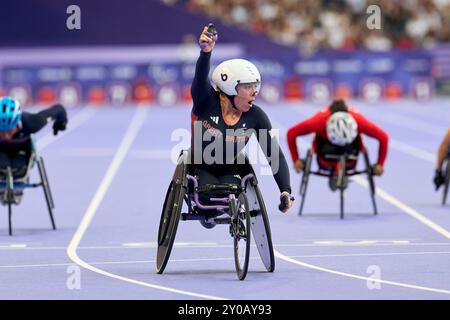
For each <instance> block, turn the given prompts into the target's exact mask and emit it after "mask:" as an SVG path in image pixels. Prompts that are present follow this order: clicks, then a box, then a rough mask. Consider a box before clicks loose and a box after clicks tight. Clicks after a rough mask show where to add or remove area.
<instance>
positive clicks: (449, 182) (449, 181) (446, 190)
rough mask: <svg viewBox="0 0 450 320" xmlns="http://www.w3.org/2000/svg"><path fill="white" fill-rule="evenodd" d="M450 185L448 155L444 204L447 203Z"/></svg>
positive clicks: (448, 158) (449, 158) (449, 159)
mask: <svg viewBox="0 0 450 320" xmlns="http://www.w3.org/2000/svg"><path fill="white" fill-rule="evenodd" d="M449 185H450V157H447V165H446V169H445V181H444V195H443V197H442V204H443V205H445V204H446V203H447V195H448V188H449Z"/></svg>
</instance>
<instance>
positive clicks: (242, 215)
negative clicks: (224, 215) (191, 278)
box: [230, 192, 251, 280]
mask: <svg viewBox="0 0 450 320" xmlns="http://www.w3.org/2000/svg"><path fill="white" fill-rule="evenodd" d="M236 203H237V206H234V205H232V203H230V209H231V214H232V219H231V228H232V234H233V238H234V245H233V248H234V262H235V267H236V273H237V276H238V278H239V280H244V279H245V277H246V275H247V271H248V263H249V260H250V238H251V237H250V234H251V231H250V210H249V205H248V200H247V196H246V194H245V193H243V192H242V193H241V194H240V195H239V197H238V199H237V201H236ZM233 207H234V208H233Z"/></svg>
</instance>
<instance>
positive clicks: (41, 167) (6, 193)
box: [0, 135, 56, 236]
mask: <svg viewBox="0 0 450 320" xmlns="http://www.w3.org/2000/svg"><path fill="white" fill-rule="evenodd" d="M29 143H30V149H31V154H30V157H29V159H28V163H27V169H26V172H25V173H24V175H23V176H21V177H18V178H15V177H14V174H13V172H12V169H11V168H10V167H8V168H7V169H6V172H5V176H4V180H3V179H1V178H0V201H1V203H2V204H3V205H7V206H8V229H9V235H10V236H12V206H13V205H14V204H15V205H18V204H19V203H20V199H21V197H22V195H23V190H24V189H26V188H37V187H42V188H43V190H44V196H45V200H46V203H47V209H48V213H49V216H50V221H51V224H52V228H53V230H56V225H55V219H54V217H53V209H54V208H55V204H54V201H53V196H52V193H51V189H50V184H49V182H48V177H47V171H46V169H45V164H44V159H43V158H42V157H41V156H40V155H39V154H38V152H37V150H36V144H35V140H34V136H33V135H30V138H29ZM35 163H36V164H37V167H38V171H39V176H40V180H41V181H40V182H37V183H31V182H30V177H29V175H30V172H31V170H32V168H33V166H34V164H35Z"/></svg>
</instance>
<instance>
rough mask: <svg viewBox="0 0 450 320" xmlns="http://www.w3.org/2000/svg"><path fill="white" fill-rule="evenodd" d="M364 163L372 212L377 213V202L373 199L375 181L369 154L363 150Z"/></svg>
mask: <svg viewBox="0 0 450 320" xmlns="http://www.w3.org/2000/svg"><path fill="white" fill-rule="evenodd" d="M364 163H365V165H366V171H367V180H368V181H369V189H370V198H371V199H372V206H373V214H374V215H377V214H378V209H377V203H376V201H375V181H374V180H373V169H372V166H371V165H370V160H369V155H368V154H367V152H364Z"/></svg>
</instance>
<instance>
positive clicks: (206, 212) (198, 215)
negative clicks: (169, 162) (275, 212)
mask: <svg viewBox="0 0 450 320" xmlns="http://www.w3.org/2000/svg"><path fill="white" fill-rule="evenodd" d="M188 160H189V151H188V150H184V151H182V152H181V154H180V158H179V159H178V163H177V167H176V169H175V172H174V175H173V178H172V181H171V182H170V184H169V188H168V190H167V193H166V198H165V201H164V205H163V210H162V214H161V220H160V225H159V230H158V252H157V259H156V260H157V261H156V271H157V273H159V274H161V273H163V272H164V269H165V267H166V265H167V262H168V260H169V256H170V253H171V250H172V247H173V243H174V240H175V236H176V230H177V227H178V222H179V220H180V218H181V220H183V221H191V220H198V221H200V223H201V224H202V225H203V226H204V227H205V228H212V227H214V226H215V225H218V224H228V225H230V234H231V236H232V237H233V240H234V245H233V249H234V258H235V268H236V273H237V276H238V278H239V280H243V279H245V277H246V274H247V270H248V264H249V258H250V239H251V234H252V233H253V238H254V240H255V242H256V246H257V248H258V252H259V254H260V257H261V260H262V262H263V264H264V266H265V267H266V269H267V271H269V272H273V271H274V269H275V257H274V252H273V245H272V238H271V231H270V224H269V219H268V216H267V212H266V209H265V205H264V201H263V199H262V196H261V192H260V190H259V187H258V181H257V179H256V175H255V173H254V171H253V168H252V167H251V165H250V164H248V166H249V169H250V170H249V173H248V174H246V175H245V176H243V177H242V180H241V185H240V186H237V185H235V184H219V185H206V186H202V187H198V182H197V179H196V178H195V177H194V176H192V175H190V174H188V171H189V170H188V164H187V163H188ZM212 191H218V192H219V193H223V194H227V193H228V195H227V196H225V197H224V196H222V197H218V198H214V197H211V198H209V202H215V203H216V204H204V203H201V202H200V199H199V193H207V194H208V193H211V192H212ZM235 194H239V196H238V197H236V196H235ZM183 202H184V203H185V204H186V205H187V212H185V213H181V211H182V207H183ZM241 211H242V212H241ZM241 240H244V242H245V243H243V242H242V241H241ZM240 244H243V245H244V248H239V245H240ZM242 253H243V257H241V256H240V254H242Z"/></svg>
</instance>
